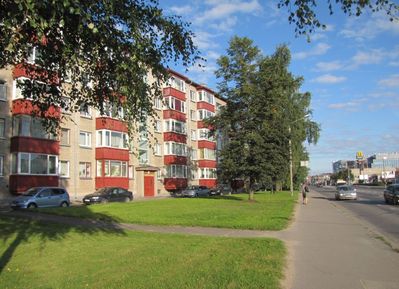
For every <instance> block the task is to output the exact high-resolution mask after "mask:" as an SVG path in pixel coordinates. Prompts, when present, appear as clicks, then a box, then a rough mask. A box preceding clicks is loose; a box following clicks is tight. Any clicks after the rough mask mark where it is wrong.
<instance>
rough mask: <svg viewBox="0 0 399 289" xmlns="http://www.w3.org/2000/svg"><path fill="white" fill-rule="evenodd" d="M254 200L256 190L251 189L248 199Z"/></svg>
mask: <svg viewBox="0 0 399 289" xmlns="http://www.w3.org/2000/svg"><path fill="white" fill-rule="evenodd" d="M253 200H254V191H253V190H252V189H249V195H248V201H253Z"/></svg>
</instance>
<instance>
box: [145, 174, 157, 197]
mask: <svg viewBox="0 0 399 289" xmlns="http://www.w3.org/2000/svg"><path fill="white" fill-rule="evenodd" d="M154 195H155V181H154V175H153V174H148V175H147V174H145V175H144V197H153V196H154Z"/></svg>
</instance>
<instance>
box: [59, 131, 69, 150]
mask: <svg viewBox="0 0 399 289" xmlns="http://www.w3.org/2000/svg"><path fill="white" fill-rule="evenodd" d="M69 132H70V130H69V129H67V128H61V136H60V144H61V145H64V146H69V144H70V143H69Z"/></svg>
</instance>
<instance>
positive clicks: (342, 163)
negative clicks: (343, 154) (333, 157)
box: [333, 160, 357, 174]
mask: <svg viewBox="0 0 399 289" xmlns="http://www.w3.org/2000/svg"><path fill="white" fill-rule="evenodd" d="M356 167H357V163H356V161H350V160H339V161H336V162H333V173H334V174H335V173H338V172H340V171H344V170H346V169H348V168H349V169H354V168H356Z"/></svg>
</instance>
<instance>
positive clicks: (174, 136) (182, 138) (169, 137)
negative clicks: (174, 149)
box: [163, 132, 187, 143]
mask: <svg viewBox="0 0 399 289" xmlns="http://www.w3.org/2000/svg"><path fill="white" fill-rule="evenodd" d="M163 140H164V141H174V142H179V143H187V136H186V135H184V134H179V133H175V132H165V133H164V134H163Z"/></svg>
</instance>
